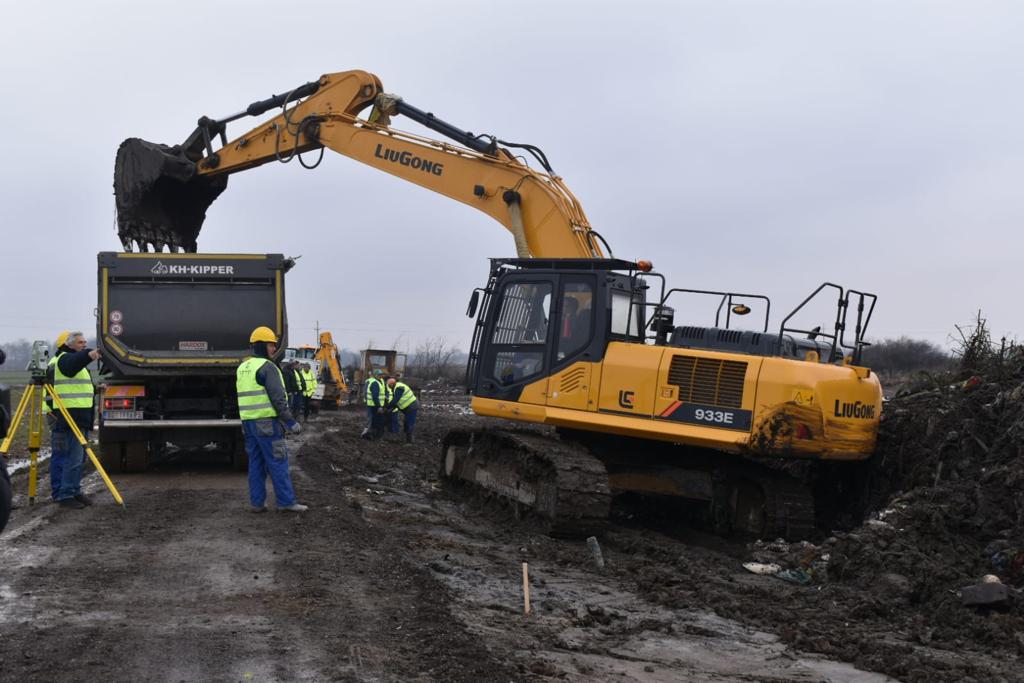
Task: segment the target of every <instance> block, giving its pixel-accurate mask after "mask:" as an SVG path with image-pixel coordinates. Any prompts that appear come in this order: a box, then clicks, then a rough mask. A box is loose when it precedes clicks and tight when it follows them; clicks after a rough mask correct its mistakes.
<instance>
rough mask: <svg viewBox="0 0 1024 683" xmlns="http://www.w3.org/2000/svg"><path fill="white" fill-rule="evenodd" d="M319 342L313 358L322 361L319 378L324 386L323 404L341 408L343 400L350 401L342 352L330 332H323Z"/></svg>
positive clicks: (327, 406) (328, 406) (326, 406)
mask: <svg viewBox="0 0 1024 683" xmlns="http://www.w3.org/2000/svg"><path fill="white" fill-rule="evenodd" d="M319 342H320V346H319V347H318V348H317V350H316V355H315V356H313V358H314V360H317V361H319V362H320V376H319V377H318V378H317V379H318V380H319V381H320V384H322V385H323V387H324V397H323V401H322V403H321V405H322V406H323V407H325V408H340V407H341V405H342V403H343V402H346V403H347V402H348V384H347V383H346V382H345V376H344V375H343V374H341V354H340V353H339V352H338V345H337V344H335V343H334V335H332V334H331V333H330V332H321V333H320V339H319Z"/></svg>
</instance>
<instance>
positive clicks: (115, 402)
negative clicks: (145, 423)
mask: <svg viewBox="0 0 1024 683" xmlns="http://www.w3.org/2000/svg"><path fill="white" fill-rule="evenodd" d="M134 408H135V399H134V398H105V399H103V409H104V410H133V409H134Z"/></svg>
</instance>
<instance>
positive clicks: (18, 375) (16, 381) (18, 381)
mask: <svg viewBox="0 0 1024 683" xmlns="http://www.w3.org/2000/svg"><path fill="white" fill-rule="evenodd" d="M29 377H30V375H29V373H27V372H5V371H2V370H0V384H10V385H11V386H12V387H13V386H24V385H26V384H28V380H29Z"/></svg>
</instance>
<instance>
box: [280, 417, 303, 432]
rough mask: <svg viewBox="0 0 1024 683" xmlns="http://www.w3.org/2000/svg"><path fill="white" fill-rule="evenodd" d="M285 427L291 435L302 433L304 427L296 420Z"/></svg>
mask: <svg viewBox="0 0 1024 683" xmlns="http://www.w3.org/2000/svg"><path fill="white" fill-rule="evenodd" d="M284 427H285V429H287V430H288V432H289V433H290V434H298V433H299V432H301V431H302V425H300V424H299V423H298V422H297V421H295V420H292V421H291V422H289V423H287V424H286V425H285V426H284Z"/></svg>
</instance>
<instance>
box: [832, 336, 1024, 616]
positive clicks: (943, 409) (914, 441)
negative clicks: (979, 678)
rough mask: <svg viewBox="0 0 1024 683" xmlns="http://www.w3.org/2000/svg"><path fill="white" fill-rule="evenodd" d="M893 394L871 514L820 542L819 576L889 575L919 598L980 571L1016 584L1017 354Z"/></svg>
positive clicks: (989, 356) (1022, 461) (1021, 498)
mask: <svg viewBox="0 0 1024 683" xmlns="http://www.w3.org/2000/svg"><path fill="white" fill-rule="evenodd" d="M901 394H902V395H900V396H897V397H896V398H894V399H893V400H892V401H890V402H889V403H888V405H887V406H886V409H885V411H884V413H883V424H882V433H881V435H880V443H879V450H878V453H877V455H876V456H875V458H874V461H873V463H872V468H873V469H872V472H871V474H870V479H869V487H870V488H869V496H870V501H871V507H872V508H873V509H874V510H875V512H874V513H873V514H872V515H871V516H870V518H869V519H868V520H867V521H866V522H865V523H864V524H863V525H862V526H861V527H860V528H858V529H856V530H854V531H853V532H851V533H849V534H846V535H842V536H840V537H839V538H838V539H837V540H836V541H835V543H833V544H831V545H832V547H831V548H830V554H831V558H830V562H829V574H830V576H831V577H832V578H833V579H837V580H840V581H850V582H854V583H862V584H863V585H864V586H865V587H867V586H869V585H870V584H872V583H873V582H874V581H875V579H876V577H878V576H880V575H883V574H895V575H898V576H900V577H903V579H904V580H906V581H907V582H909V588H910V590H909V596H908V597H909V599H911V600H912V601H913V602H922V603H923V602H934V601H942V600H945V599H948V598H949V597H950V596H951V591H952V592H957V591H959V590H960V589H962V588H963V587H965V586H968V585H972V584H976V583H977V582H978V581H979V580H980V579H981V577H983V576H984V575H986V574H994V575H995V576H997V577H998V578H999V580H1000V581H1001V582H1003V583H1005V584H1007V585H1009V586H1011V587H1016V588H1021V587H1024V448H1022V447H1024V349H1021V348H1020V347H1016V346H1014V347H1010V348H1009V349H1006V348H1003V349H1000V350H999V351H998V352H996V351H991V352H989V353H983V354H974V355H973V356H972V357H970V358H967V357H965V359H964V362H963V363H962V365H961V368H960V369H959V370H958V371H957V372H956V373H953V374H949V375H943V376H938V377H923V378H922V380H921V381H919V382H917V383H916V384H915V385H912V386H910V387H908V388H907V389H904V390H903V391H902V392H901ZM1010 593H1011V594H1013V593H1014V591H1010ZM1016 609H1017V608H1015V611H1016Z"/></svg>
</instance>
